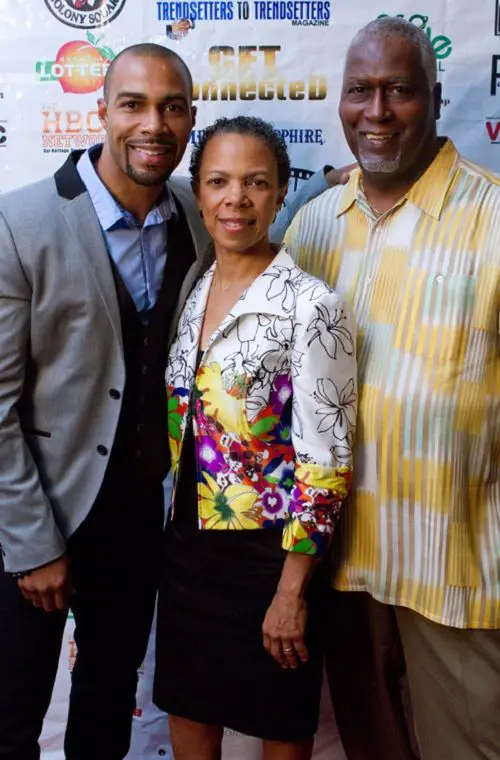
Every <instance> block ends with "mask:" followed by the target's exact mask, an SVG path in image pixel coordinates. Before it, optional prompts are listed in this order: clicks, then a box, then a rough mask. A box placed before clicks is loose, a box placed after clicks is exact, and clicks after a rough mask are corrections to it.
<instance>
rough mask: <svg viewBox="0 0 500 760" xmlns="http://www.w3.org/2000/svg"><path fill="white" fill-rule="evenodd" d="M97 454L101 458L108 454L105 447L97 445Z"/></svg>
mask: <svg viewBox="0 0 500 760" xmlns="http://www.w3.org/2000/svg"><path fill="white" fill-rule="evenodd" d="M97 453H98V454H100V455H101V456H102V457H105V456H107V454H108V450H107V448H106V446H102V444H99V446H98V447H97Z"/></svg>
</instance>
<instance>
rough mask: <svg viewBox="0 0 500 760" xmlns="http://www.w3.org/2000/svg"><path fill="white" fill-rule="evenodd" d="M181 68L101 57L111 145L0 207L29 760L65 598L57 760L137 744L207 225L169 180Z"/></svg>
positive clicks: (6, 665)
mask: <svg viewBox="0 0 500 760" xmlns="http://www.w3.org/2000/svg"><path fill="white" fill-rule="evenodd" d="M191 92H192V83H191V76H190V73H189V71H188V69H187V68H186V66H185V64H184V63H183V61H182V60H181V59H180V58H179V57H178V56H177V55H176V54H175V53H173V52H171V51H169V50H167V49H165V48H163V47H160V46H157V45H137V46H134V47H132V48H128V49H127V50H125V51H124V52H122V53H121V54H120V55H119V56H118V57H117V58H116V59H115V60H114V62H113V64H112V65H111V67H110V69H109V70H108V74H107V78H106V85H105V89H104V98H103V99H102V100H100V101H99V116H100V120H101V123H102V125H103V126H104V128H105V130H106V139H105V141H104V144H103V145H98V146H94V147H93V148H91V149H90V150H89V151H87V152H75V153H71V154H70V156H69V157H68V159H67V161H66V163H65V164H64V165H63V166H62V167H61V169H59V171H57V172H56V174H55V176H54V177H51V178H50V179H45V180H42V181H41V182H38V183H36V184H34V185H31V186H29V187H26V188H23V189H21V190H18V191H15V192H13V193H10V194H8V195H6V196H4V197H2V199H1V200H0V324H1V325H2V328H1V331H0V378H1V389H2V390H1V392H0V462H1V465H0V504H1V508H0V542H1V548H2V555H3V558H1V557H0V757H1V758H2V760H37V759H38V758H39V757H40V749H39V744H38V737H39V734H40V731H41V727H42V722H43V718H44V715H45V712H46V710H47V708H48V705H49V702H50V699H51V692H52V688H53V684H54V679H55V675H56V670H57V665H58V660H59V655H60V648H61V640H62V635H63V630H64V625H65V620H66V616H67V612H68V609H69V608H71V610H72V612H73V614H74V617H75V623H76V632H75V639H76V643H77V646H78V654H77V657H76V663H75V666H74V670H73V674H72V689H71V697H70V704H69V716H68V725H67V731H66V739H65V752H66V757H67V758H68V760H90V759H92V760H100V759H101V758H102V760H118V759H119V758H123V757H125V755H126V754H127V751H128V748H129V742H130V732H131V721H132V714H133V710H134V707H135V691H136V682H137V669H138V667H139V666H140V664H141V662H142V659H143V656H144V653H145V650H146V646H147V641H148V635H149V631H150V626H151V621H152V616H153V609H154V601H155V594H156V586H157V567H158V557H159V553H160V543H161V536H162V528H163V490H162V481H163V479H164V477H165V474H166V473H167V471H168V467H169V461H168V452H167V407H166V401H165V394H164V368H165V357H166V350H167V335H168V330H169V325H170V324H171V322H172V320H173V315H174V310H175V308H176V303H177V300H178V296H179V292H180V291H181V288H182V285H183V283H185V286H186V288H187V289H189V286H190V284H192V283H193V282H194V281H195V280H196V278H197V276H198V274H199V273H200V272H201V271H202V253H203V252H204V250H205V248H206V245H207V243H208V242H209V239H208V236H207V234H206V232H205V230H204V227H203V225H202V222H201V220H200V217H199V214H198V211H197V209H196V207H195V204H194V200H193V198H192V194H191V190H190V187H189V185H188V184H187V182H185V183H183V182H182V181H179V180H177V181H174V180H171V179H170V175H171V173H172V171H173V170H174V169H175V167H176V166H177V165H178V163H179V161H180V160H181V158H182V155H183V153H184V150H185V148H186V145H187V142H188V139H189V135H190V132H191V130H192V128H193V125H194V121H195V108H193V106H192V102H191Z"/></svg>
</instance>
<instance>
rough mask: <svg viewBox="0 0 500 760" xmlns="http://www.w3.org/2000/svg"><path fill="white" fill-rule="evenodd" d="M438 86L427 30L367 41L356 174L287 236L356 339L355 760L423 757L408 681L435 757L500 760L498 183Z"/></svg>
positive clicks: (343, 684)
mask: <svg viewBox="0 0 500 760" xmlns="http://www.w3.org/2000/svg"><path fill="white" fill-rule="evenodd" d="M436 78H437V65H436V57H435V54H434V50H433V47H432V44H431V43H430V41H429V40H428V38H427V37H426V35H425V34H424V33H423V32H422V31H421V30H420V29H418V28H416V27H415V26H414V25H413V24H411V23H409V22H406V21H404V20H402V19H399V18H382V19H377V20H376V21H374V22H371V23H370V24H368V25H367V26H366V27H365V28H364V29H362V30H361V31H360V32H359V33H358V34H357V35H356V37H355V38H354V40H353V42H352V43H351V46H350V48H349V51H348V54H347V59H346V65H345V72H344V80H343V86H342V95H341V101H340V117H341V121H342V125H343V128H344V132H345V135H346V138H347V141H348V143H349V146H350V148H351V150H352V152H353V153H354V155H355V156H356V158H357V160H358V162H359V165H360V168H359V169H357V170H355V171H354V172H352V174H351V177H350V179H349V182H348V183H347V185H346V186H345V187H334V188H332V189H329V190H327V191H326V192H324V193H323V194H322V195H321V196H319V197H318V198H316V199H315V200H313V201H311V202H310V203H309V204H307V205H306V206H304V207H303V208H302V209H301V211H299V213H298V214H297V216H296V217H295V219H294V220H293V222H292V225H291V227H290V228H289V230H288V233H287V235H286V237H285V243H286V244H287V245H288V248H289V250H290V252H291V253H292V254H293V255H294V257H295V259H296V261H297V263H298V265H299V266H300V267H301V268H302V269H305V270H306V271H309V272H311V273H312V274H314V275H316V276H317V277H320V278H321V279H323V280H325V281H326V282H328V284H329V285H330V286H332V287H334V288H335V289H336V290H337V291H339V292H340V293H341V294H343V295H344V296H346V297H347V298H348V299H349V300H351V302H352V305H353V309H354V313H355V315H356V317H357V323H358V330H359V332H358V351H357V354H358V371H359V389H360V397H359V401H360V403H359V407H358V427H357V430H358V433H357V440H356V450H355V456H354V472H355V476H354V477H355V482H354V487H353V491H352V494H351V497H350V501H349V504H348V505H347V507H346V510H345V512H344V518H343V522H344V524H343V529H342V531H340V537H341V541H340V542H339V546H338V547H337V550H336V551H335V550H334V552H333V556H334V563H335V568H334V572H333V574H332V581H333V589H334V590H332V594H331V607H330V610H331V621H330V625H329V633H328V637H327V638H328V643H327V650H328V651H327V668H328V675H329V681H330V688H331V693H332V697H333V702H334V706H335V710H336V714H337V719H338V724H339V728H340V733H341V736H342V740H343V742H344V745H345V749H346V753H347V756H348V758H349V760H409V758H412V757H414V754H413V751H412V749H411V745H410V741H409V737H408V731H407V729H406V725H405V719H404V709H403V701H402V697H401V677H402V676H403V674H404V671H405V667H406V670H407V674H408V682H409V686H410V693H411V698H412V703H413V711H414V720H415V728H416V734H417V738H418V744H419V747H420V753H421V757H422V760H449V759H450V758H456V759H457V760H498V758H499V757H500V721H499V719H498V710H499V707H500V677H499V676H500V633H499V629H500V543H499V541H498V536H499V535H500V350H499V346H500V342H499V340H500V336H499V325H500V186H499V181H498V178H497V177H495V176H493V175H492V174H490V173H489V172H487V171H486V170H485V169H484V168H482V167H480V166H477V165H476V164H472V163H471V162H470V161H467V160H465V159H464V158H462V157H461V156H460V154H459V153H458V152H457V150H456V148H455V147H454V145H453V143H452V142H451V140H449V139H447V138H438V136H437V125H436V122H437V119H438V118H439V109H440V100H441V88H440V85H439V84H437V81H436ZM327 402H328V406H327V407H325V408H330V410H331V414H332V415H333V416H334V415H337V416H338V417H339V418H341V416H342V414H343V405H344V400H343V398H342V393H341V392H337V394H336V395H332V396H331V398H330V399H325V403H327ZM350 443H351V442H350V441H347V444H348V445H347V448H349V446H350ZM405 662H406V666H405Z"/></svg>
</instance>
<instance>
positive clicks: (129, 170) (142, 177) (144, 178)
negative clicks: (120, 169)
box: [125, 161, 172, 187]
mask: <svg viewBox="0 0 500 760" xmlns="http://www.w3.org/2000/svg"><path fill="white" fill-rule="evenodd" d="M125 171H126V174H127V177H129V179H131V180H132V182H135V183H136V185H142V186H143V187H157V186H158V185H164V184H165V182H166V181H167V179H168V178H169V177H170V175H171V173H172V172H165V174H163V175H161V176H158V175H155V174H151V175H149V174H143V173H141V172H138V171H136V170H135V169H134V167H133V166H132V164H130V163H128V161H127V164H126V167H125Z"/></svg>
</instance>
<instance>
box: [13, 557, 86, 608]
mask: <svg viewBox="0 0 500 760" xmlns="http://www.w3.org/2000/svg"><path fill="white" fill-rule="evenodd" d="M17 585H18V586H19V588H20V590H21V593H22V595H23V596H24V598H25V599H26V600H27V601H29V602H31V603H32V604H33V605H34V606H35V607H40V608H41V609H44V610H45V612H54V610H67V609H68V607H69V598H70V596H71V594H72V593H73V586H72V583H71V579H70V571H69V560H68V558H67V556H66V555H65V554H63V556H62V557H59V559H56V560H54V562H50V563H49V564H48V565H44V566H43V567H39V568H38V569H37V570H32V571H31V573H30V574H29V575H25V576H24V578H20V579H19V580H18V581H17Z"/></svg>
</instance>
